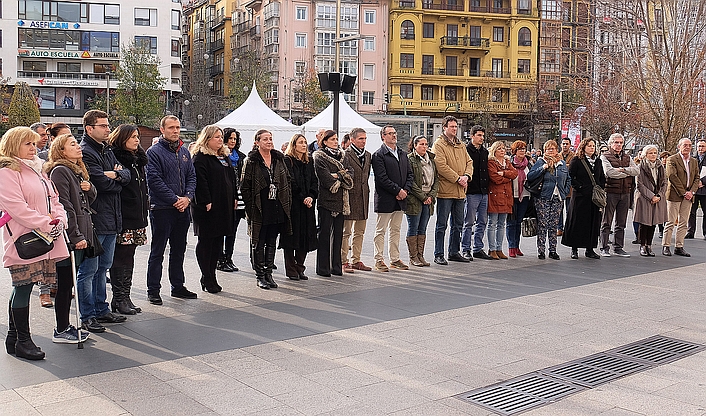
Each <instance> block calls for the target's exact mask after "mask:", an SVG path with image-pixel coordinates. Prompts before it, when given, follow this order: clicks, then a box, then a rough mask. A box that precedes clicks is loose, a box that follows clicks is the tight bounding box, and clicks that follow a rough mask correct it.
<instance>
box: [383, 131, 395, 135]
mask: <svg viewBox="0 0 706 416" xmlns="http://www.w3.org/2000/svg"><path fill="white" fill-rule="evenodd" d="M385 134H394V135H395V136H396V135H397V132H396V131H388V132H387V133H385Z"/></svg>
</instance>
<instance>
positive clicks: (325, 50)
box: [316, 32, 336, 72]
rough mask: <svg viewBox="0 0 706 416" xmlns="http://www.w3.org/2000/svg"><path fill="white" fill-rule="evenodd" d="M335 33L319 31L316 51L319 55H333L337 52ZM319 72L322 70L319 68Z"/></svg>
mask: <svg viewBox="0 0 706 416" xmlns="http://www.w3.org/2000/svg"><path fill="white" fill-rule="evenodd" d="M335 37H336V34H335V33H324V32H319V33H317V34H316V53H317V55H333V54H334V53H336V47H335V46H334V44H333V39H334V38H335ZM319 72H322V71H321V70H319Z"/></svg>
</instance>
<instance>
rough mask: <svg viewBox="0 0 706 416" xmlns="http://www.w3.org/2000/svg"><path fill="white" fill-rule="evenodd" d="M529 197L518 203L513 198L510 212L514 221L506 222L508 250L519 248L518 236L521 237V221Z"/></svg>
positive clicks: (527, 205)
mask: <svg viewBox="0 0 706 416" xmlns="http://www.w3.org/2000/svg"><path fill="white" fill-rule="evenodd" d="M529 204H530V197H528V196H526V197H524V198H523V199H522V201H520V200H519V199H517V198H515V202H514V206H513V208H512V212H513V213H514V214H515V215H514V219H511V218H508V220H507V245H508V247H510V248H520V236H521V235H522V219H523V218H524V217H525V213H526V212H527V208H529Z"/></svg>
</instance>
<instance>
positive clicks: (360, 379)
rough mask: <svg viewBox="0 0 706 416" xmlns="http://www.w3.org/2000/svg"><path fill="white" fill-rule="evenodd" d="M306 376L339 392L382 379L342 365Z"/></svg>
mask: <svg viewBox="0 0 706 416" xmlns="http://www.w3.org/2000/svg"><path fill="white" fill-rule="evenodd" d="M305 378H307V379H308V380H311V381H313V382H314V383H318V384H320V385H323V386H326V387H328V388H330V389H333V390H336V391H338V392H342V391H346V390H352V389H355V388H358V387H363V386H368V385H371V384H375V383H379V382H381V381H382V379H380V378H378V377H375V376H373V375H371V374H368V373H364V372H362V371H359V370H356V369H354V368H350V367H345V366H340V367H336V368H332V369H329V370H324V371H319V372H317V373H311V374H307V375H305Z"/></svg>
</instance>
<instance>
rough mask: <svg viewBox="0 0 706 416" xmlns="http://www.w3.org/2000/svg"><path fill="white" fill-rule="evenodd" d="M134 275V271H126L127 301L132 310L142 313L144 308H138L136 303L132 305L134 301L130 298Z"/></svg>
mask: <svg viewBox="0 0 706 416" xmlns="http://www.w3.org/2000/svg"><path fill="white" fill-rule="evenodd" d="M132 273H133V269H125V300H126V301H127V303H128V305H130V307H131V308H132V309H134V310H135V312H137V313H141V312H142V308H138V307H137V306H135V304H134V303H132V299H131V298H130V292H131V291H132Z"/></svg>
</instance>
